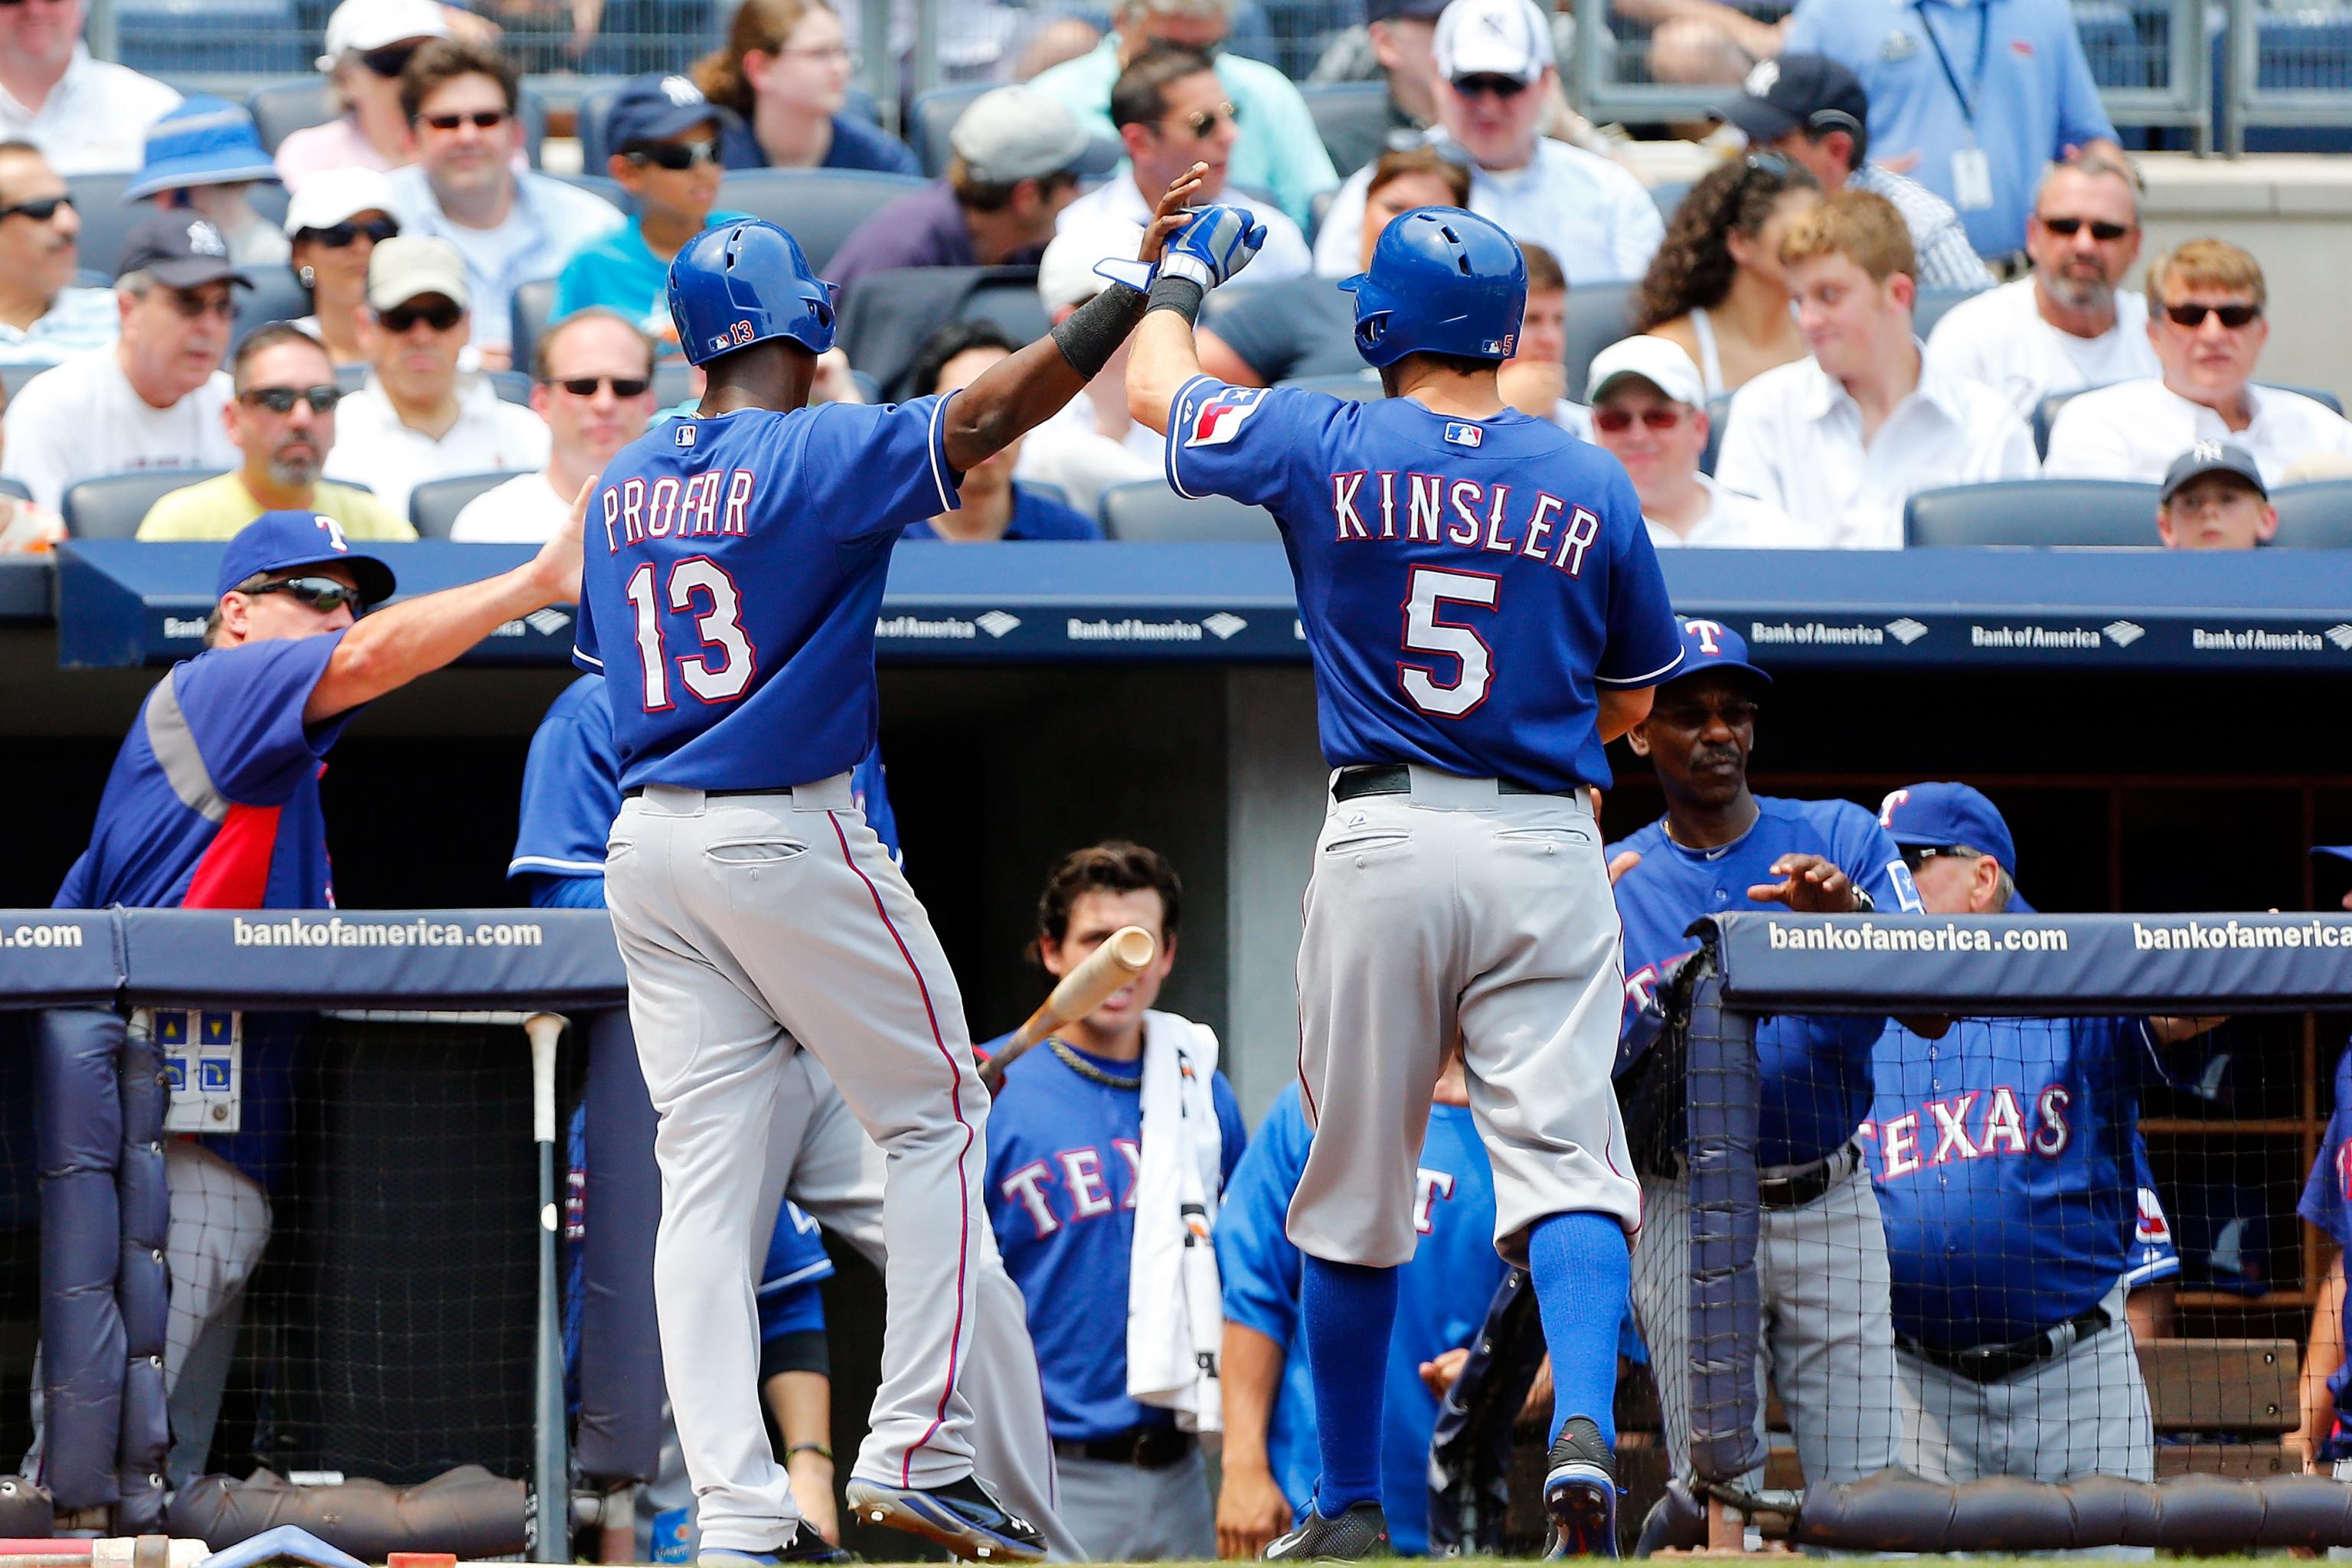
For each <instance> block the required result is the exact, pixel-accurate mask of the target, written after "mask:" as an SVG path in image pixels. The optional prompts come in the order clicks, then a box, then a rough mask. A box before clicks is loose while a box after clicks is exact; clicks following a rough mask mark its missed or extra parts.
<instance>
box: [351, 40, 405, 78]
mask: <svg viewBox="0 0 2352 1568" xmlns="http://www.w3.org/2000/svg"><path fill="white" fill-rule="evenodd" d="M416 48H417V46H416V45H415V44H389V45H386V46H385V47H383V48H381V49H369V50H367V51H366V52H365V53H363V54H362V55H361V56H360V64H362V65H363V66H365V67H367V68H368V69H369V70H370V71H372V72H373V73H374V74H375V75H377V76H380V77H383V78H384V79H386V80H390V79H392V78H394V77H396V76H398V75H399V74H400V73H401V72H403V71H404V70H406V69H407V68H408V62H409V61H410V60H412V59H414V58H415V56H416Z"/></svg>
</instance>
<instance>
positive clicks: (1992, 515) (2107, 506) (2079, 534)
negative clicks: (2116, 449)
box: [1903, 479, 2158, 549]
mask: <svg viewBox="0 0 2352 1568" xmlns="http://www.w3.org/2000/svg"><path fill="white" fill-rule="evenodd" d="M2156 497H2157V487H2156V486H2154V485H2144V484H2138V483H2135V482H2130V481H2126V480H2122V479H2003V480H2000V481H1998V482H1996V483H1992V484H1981V485H1951V486H1948V487H1946V488H1945V489H1933V490H1922V491H1920V492H1919V493H1918V494H1917V495H1915V496H1913V497H1912V498H1911V500H1910V502H1909V503H1908V504H1907V505H1906V506H1905V507H1904V509H1903V539H1904V542H1905V543H1906V544H1910V545H1914V546H1917V545H1979V544H2011V545H2017V544H2027V545H2052V544H2067V545H2139V546H2143V547H2147V548H2151V549H2153V548H2155V547H2156V546H2157V545H2158V539H2157V536H2156Z"/></svg>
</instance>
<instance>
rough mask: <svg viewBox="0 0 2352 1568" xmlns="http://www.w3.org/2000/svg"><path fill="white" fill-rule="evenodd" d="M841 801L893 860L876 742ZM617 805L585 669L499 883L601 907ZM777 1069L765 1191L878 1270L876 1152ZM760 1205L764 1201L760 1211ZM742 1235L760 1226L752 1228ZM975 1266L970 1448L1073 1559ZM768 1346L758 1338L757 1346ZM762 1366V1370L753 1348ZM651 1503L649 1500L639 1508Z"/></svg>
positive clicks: (1074, 1548) (815, 1068)
mask: <svg viewBox="0 0 2352 1568" xmlns="http://www.w3.org/2000/svg"><path fill="white" fill-rule="evenodd" d="M850 795H851V798H852V800H853V801H855V802H856V806H857V809H858V810H859V811H860V812H861V813H863V814H864V816H865V818H866V825H867V826H870V827H871V828H873V830H874V834H875V837H877V839H879V840H880V841H881V845H882V847H883V849H884V850H885V851H886V852H887V854H888V855H889V856H890V858H892V859H893V860H898V861H901V862H903V861H904V858H905V857H904V856H903V854H902V853H901V852H900V849H899V845H898V818H897V816H896V814H895V813H893V812H892V810H891V808H890V795H889V792H888V790H887V788H886V787H885V784H884V778H883V770H882V752H881V749H880V748H879V747H878V746H877V748H876V749H875V750H873V751H871V752H867V753H866V757H865V759H864V760H863V761H861V762H860V763H858V764H857V766H856V768H854V769H852V770H851V772H850ZM621 801H622V795H621V758H620V750H619V742H617V741H616V740H615V739H614V733H613V706H612V702H611V700H610V698H609V695H608V693H607V690H606V688H605V684H604V677H602V676H597V675H583V676H582V677H581V678H580V679H577V680H575V681H573V682H572V684H571V685H570V686H568V687H566V688H565V689H564V690H563V691H562V694H561V695H560V696H558V697H557V698H556V700H555V701H554V703H553V704H552V705H551V707H549V709H548V710H547V716H546V717H545V718H544V719H542V720H541V721H540V725H539V730H538V732H537V733H536V734H534V735H532V736H531V741H530V757H529V759H528V760H527V761H526V762H525V763H524V764H523V774H522V812H521V821H520V825H519V826H518V828H517V830H516V834H515V852H514V858H513V859H512V860H511V861H509V863H508V866H507V875H508V877H509V878H510V879H513V880H514V881H515V882H516V883H518V884H519V885H520V886H521V887H522V888H523V889H524V890H525V892H526V895H527V896H528V897H529V898H530V901H531V903H532V904H533V905H535V906H538V907H541V908H565V909H603V908H604V844H605V839H606V837H608V836H609V835H610V834H611V832H612V827H613V822H614V818H616V817H617V816H620V812H621ZM782 1071H783V1077H784V1079H785V1083H784V1086H783V1088H782V1089H781V1090H780V1091H779V1093H778V1095H777V1099H776V1120H775V1123H774V1130H773V1131H772V1133H771V1134H770V1142H769V1147H768V1158H769V1161H770V1163H771V1166H772V1169H771V1170H770V1172H769V1178H768V1180H769V1186H768V1187H767V1188H766V1189H765V1190H766V1191H767V1192H773V1193H782V1194H789V1196H790V1200H791V1202H790V1204H787V1205H785V1208H786V1209H787V1210H788V1209H789V1208H790V1206H791V1205H799V1206H800V1207H801V1208H803V1209H804V1210H806V1211H807V1212H808V1213H809V1214H810V1215H813V1216H814V1218H815V1219H817V1220H818V1221H819V1222H820V1223H822V1224H824V1225H827V1226H831V1227H832V1228H833V1231H834V1233H835V1235H837V1236H840V1237H844V1238H845V1239H846V1240H848V1241H849V1243H850V1244H851V1245H852V1246H854V1247H856V1248H857V1249H858V1250H859V1251H860V1252H862V1253H864V1254H865V1255H866V1258H869V1259H870V1260H872V1262H873V1264H874V1266H875V1267H876V1268H884V1267H886V1264H887V1250H888V1247H887V1236H886V1235H885V1232H884V1227H883V1213H882V1169H883V1155H882V1151H881V1150H880V1149H879V1148H877V1146H876V1145H875V1143H874V1142H873V1141H872V1140H871V1139H869V1138H867V1137H866V1134H865V1132H864V1131H862V1130H861V1129H860V1128H859V1127H858V1125H857V1121H856V1118H855V1117H854V1116H852V1115H851V1114H850V1111H849V1108H848V1106H847V1105H846V1104H845V1103H844V1102H843V1100H842V1098H841V1091H840V1090H839V1089H835V1087H834V1085H833V1080H832V1079H830V1078H828V1077H826V1076H825V1071H824V1068H823V1067H821V1066H819V1065H818V1064H817V1062H816V1060H815V1058H814V1057H812V1056H811V1055H810V1054H809V1053H808V1052H806V1051H794V1052H793V1053H791V1059H790V1060H788V1061H787V1062H786V1063H785V1064H784V1067H783V1069H782ZM767 1201H771V1200H768V1199H766V1198H765V1197H764V1196H763V1200H762V1202H763V1209H762V1212H765V1211H764V1204H765V1203H766V1202H767ZM784 1229H785V1221H784V1220H783V1219H782V1218H780V1219H779V1220H778V1221H777V1223H776V1226H775V1227H774V1228H773V1230H772V1232H770V1233H768V1234H772V1235H773V1236H775V1237H782V1235H783V1234H784ZM761 1234H762V1232H761V1229H760V1227H759V1226H754V1227H753V1229H752V1231H751V1235H753V1236H758V1235H761ZM975 1261H976V1262H977V1263H978V1264H979V1265H980V1266H981V1268H982V1278H981V1282H980V1310H979V1313H978V1316H977V1320H976V1322H975V1324H974V1327H973V1336H974V1341H973V1347H974V1348H973V1352H972V1355H971V1361H970V1363H969V1364H968V1370H967V1372H966V1377H967V1379H968V1386H969V1387H970V1388H971V1394H972V1402H973V1412H972V1439H971V1440H972V1449H973V1452H974V1453H975V1455H977V1456H978V1458H979V1459H980V1461H981V1463H982V1466H983V1467H984V1468H985V1469H986V1470H987V1472H988V1474H989V1475H990V1476H991V1477H992V1478H993V1480H994V1484H995V1486H996V1487H997V1489H998V1490H999V1491H1000V1492H1001V1493H1002V1494H1003V1497H1004V1499H1005V1500H1006V1502H1007V1503H1008V1504H1010V1505H1011V1507H1012V1508H1013V1511H1014V1512H1016V1513H1019V1514H1020V1515H1022V1516H1023V1517H1024V1518H1025V1519H1027V1520H1028V1521H1030V1522H1031V1523H1033V1524H1034V1525H1035V1526H1036V1527H1037V1529H1038V1531H1039V1533H1040V1534H1041V1535H1043V1536H1044V1537H1045V1544H1046V1546H1047V1548H1048V1555H1050V1556H1052V1557H1054V1558H1055V1559H1057V1560H1059V1561H1064V1562H1068V1561H1072V1560H1074V1559H1076V1558H1077V1557H1079V1556H1080V1555H1081V1553H1080V1552H1079V1549H1078V1545H1077V1542H1076V1539H1075V1538H1074V1537H1073V1536H1072V1535H1071V1534H1070V1532H1069V1531H1068V1530H1067V1529H1066V1528H1065V1527H1064V1525H1063V1524H1062V1522H1061V1521H1060V1519H1059V1518H1058V1517H1057V1515H1056V1513H1055V1506H1054V1492H1055V1470H1054V1453H1053V1447H1052V1439H1051V1438H1050V1437H1049V1436H1047V1435H1046V1429H1045V1406H1044V1397H1043V1394H1042V1392H1041V1389H1040V1386H1039V1380H1038V1373H1037V1357H1036V1354H1035V1352H1034V1351H1033V1350H1032V1349H1031V1347H1030V1344H1029V1331H1028V1327H1027V1324H1026V1322H1025V1320H1024V1313H1025V1310H1026V1309H1025V1307H1024V1303H1023V1301H1022V1299H1021V1294H1020V1292H1019V1290H1017V1289H1015V1288H1014V1287H1013V1281H1012V1279H1010V1278H1009V1277H1008V1276H1007V1275H1006V1274H1005V1272H1004V1268H1003V1264H1002V1263H1001V1262H999V1261H998V1260H997V1258H995V1256H994V1255H993V1254H991V1255H989V1256H987V1257H984V1258H977V1259H976V1260H975ZM773 1277H774V1276H773V1272H772V1271H771V1272H770V1273H768V1274H765V1275H763V1276H762V1281H763V1284H764V1282H765V1281H766V1280H767V1279H772V1278H773ZM762 1300H763V1302H764V1300H765V1298H764V1296H763V1298H762ZM763 1321H764V1315H763ZM761 1343H762V1347H763V1351H764V1348H765V1347H766V1346H767V1345H768V1344H770V1343H772V1341H771V1340H770V1339H767V1338H764V1337H763V1339H762V1341H761ZM761 1364H762V1366H763V1367H764V1366H765V1365H766V1364H767V1363H766V1358H765V1355H764V1353H763V1356H762V1361H761ZM674 1447H676V1444H675V1441H674V1440H673V1441H672V1442H671V1443H669V1444H667V1445H666V1446H665V1447H664V1449H663V1460H662V1462H663V1465H664V1468H665V1469H666V1470H667V1467H668V1465H669V1463H670V1458H671V1450H672V1448H674ZM681 1463H682V1461H681ZM784 1468H785V1471H786V1473H787V1475H788V1477H789V1478H790V1480H791V1484H792V1489H793V1499H794V1500H795V1502H796V1503H802V1501H803V1500H806V1499H810V1498H813V1497H814V1495H815V1494H816V1493H817V1492H819V1491H823V1492H824V1493H825V1494H826V1495H827V1496H828V1497H829V1496H830V1495H831V1491H832V1486H833V1480H832V1472H833V1468H834V1467H833V1464H832V1461H831V1458H830V1457H829V1456H827V1457H825V1458H824V1459H823V1460H822V1461H820V1459H819V1458H818V1457H817V1456H814V1455H806V1454H788V1455H786V1456H785V1458H784ZM819 1471H822V1472H823V1474H822V1475H821V1476H820V1475H819V1474H818V1472H819ZM680 1473H681V1475H682V1474H683V1471H682V1470H681V1472H680ZM656 1489H659V1483H658V1482H656ZM658 1501H659V1499H658V1498H654V1499H649V1500H647V1502H646V1506H647V1507H651V1506H653V1505H654V1504H655V1503H656V1502H658ZM803 1513H804V1515H805V1513H806V1509H805V1504H804V1503H803ZM820 1533H822V1532H820ZM803 1552H808V1553H811V1554H814V1555H816V1556H818V1557H820V1558H821V1557H822V1556H823V1552H822V1550H821V1543H814V1542H808V1541H806V1540H804V1539H802V1538H800V1537H797V1536H796V1537H795V1540H794V1542H793V1544H792V1545H791V1546H790V1547H789V1548H788V1549H787V1552H786V1555H790V1556H798V1555H800V1554H801V1553H803Z"/></svg>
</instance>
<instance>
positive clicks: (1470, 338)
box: [1339, 207, 1528, 365]
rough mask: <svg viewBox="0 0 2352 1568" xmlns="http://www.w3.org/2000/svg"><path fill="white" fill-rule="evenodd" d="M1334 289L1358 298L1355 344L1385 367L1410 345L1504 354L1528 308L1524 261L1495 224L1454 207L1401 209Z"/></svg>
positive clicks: (1476, 355)
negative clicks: (1367, 263) (1366, 260)
mask: <svg viewBox="0 0 2352 1568" xmlns="http://www.w3.org/2000/svg"><path fill="white" fill-rule="evenodd" d="M1339 287H1340V288H1342V289H1349V290H1350V291H1351V292H1353V293H1354V295H1355V296H1356V352H1357V353H1360V354H1361V355H1363V356H1364V363H1367V364H1372V365H1391V364H1394V363H1396V362H1397V361H1399V360H1401V359H1402V358H1403V357H1404V356H1405V355H1407V354H1410V353H1439V354H1461V355H1464V356H1465V357H1467V358H1470V359H1491V360H1507V359H1508V358H1510V357H1511V353H1512V351H1513V350H1514V349H1515V348H1517V345H1518V341H1519V318H1520V317H1521V316H1522V315H1524V314H1525V313H1526V312H1527V308H1528V262H1527V258H1526V257H1524V256H1522V255H1521V254H1520V253H1519V247H1518V242H1517V240H1515V239H1513V238H1512V237H1510V236H1509V235H1507V234H1506V233H1504V232H1503V229H1502V227H1501V226H1500V225H1498V224H1496V223H1494V222H1492V221H1490V220H1489V219H1486V218H1483V217H1480V216H1478V215H1477V214H1475V213H1470V212H1465V211H1463V210H1462V209H1461V208H1460V207H1415V208H1413V209H1412V211H1411V212H1405V213H1399V214H1398V215H1397V216H1396V217H1395V218H1393V219H1392V220H1391V222H1390V224H1389V226H1388V227H1386V228H1384V229H1382V230H1381V237H1380V239H1379V240H1378V241H1377V242H1376V243H1375V244H1374V245H1373V246H1372V264H1371V267H1370V268H1369V269H1368V270H1366V271H1363V272H1359V273H1358V274H1356V276H1354V277H1353V278H1350V279H1346V280H1345V281H1344V282H1342V283H1341V284H1340V285H1339Z"/></svg>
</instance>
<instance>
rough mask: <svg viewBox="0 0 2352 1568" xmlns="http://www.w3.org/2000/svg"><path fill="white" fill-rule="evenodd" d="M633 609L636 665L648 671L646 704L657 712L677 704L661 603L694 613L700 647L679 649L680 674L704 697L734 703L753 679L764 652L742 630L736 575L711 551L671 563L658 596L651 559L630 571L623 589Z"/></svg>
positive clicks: (649, 710) (678, 675)
mask: <svg viewBox="0 0 2352 1568" xmlns="http://www.w3.org/2000/svg"><path fill="white" fill-rule="evenodd" d="M625 592H626V594H627V597H628V601H629V608H630V609H631V610H632V611H634V612H635V618H636V635H637V664H638V666H639V667H640V668H642V669H643V670H644V671H645V681H646V689H645V708H646V712H648V713H659V712H662V711H664V710H667V709H668V708H670V707H671V706H673V704H672V701H671V698H670V689H669V666H670V658H671V656H670V655H668V654H667V653H665V652H664V651H663V649H662V618H661V612H662V603H663V601H667V604H668V607H669V608H670V609H672V610H675V611H677V613H679V614H681V615H692V616H694V630H695V635H696V636H697V637H699V638H700V639H701V642H702V651H701V652H699V653H695V654H679V655H677V678H678V679H679V680H680V681H682V682H683V683H684V684H685V686H686V689H688V691H690V692H692V693H694V695H695V696H696V697H698V698H699V699H701V700H703V701H705V702H732V701H733V700H735V699H737V698H738V697H740V696H742V695H743V693H744V690H745V689H747V688H749V687H750V686H751V677H752V675H753V673H754V672H756V671H757V670H758V668H759V667H760V656H759V653H758V651H757V650H755V649H754V648H753V647H751V638H750V637H745V636H744V635H743V601H742V597H741V595H739V594H737V593H736V591H735V579H734V578H732V577H730V576H729V575H728V574H727V570H726V568H725V567H723V566H721V565H719V563H717V562H716V561H713V560H712V559H710V557H709V556H708V555H689V556H688V557H687V558H686V559H685V560H683V561H680V562H678V563H676V564H674V565H673V566H671V567H670V569H669V580H668V582H667V584H664V586H663V587H662V588H661V590H660V591H659V594H658V596H657V595H656V590H655V587H654V565H653V563H652V562H650V561H649V562H647V563H645V564H644V565H642V566H640V567H638V568H637V569H636V570H635V572H632V573H630V574H629V584H628V587H627V589H626V590H625Z"/></svg>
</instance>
